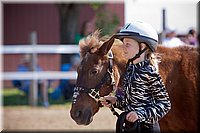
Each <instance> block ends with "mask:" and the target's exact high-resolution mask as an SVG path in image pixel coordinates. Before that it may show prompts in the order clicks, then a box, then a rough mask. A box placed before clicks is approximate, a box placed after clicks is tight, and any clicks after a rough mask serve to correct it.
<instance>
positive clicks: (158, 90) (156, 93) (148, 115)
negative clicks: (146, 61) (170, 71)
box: [135, 73, 171, 122]
mask: <svg viewBox="0 0 200 133" xmlns="http://www.w3.org/2000/svg"><path fill="white" fill-rule="evenodd" d="M149 84H150V87H149V90H150V92H151V94H152V96H153V99H154V102H153V103H152V104H151V106H149V107H139V108H135V111H136V113H137V114H138V117H139V121H153V122H154V121H158V120H160V119H161V118H162V117H164V116H165V115H166V114H167V113H168V112H169V110H170V109H171V103H170V99H169V95H168V93H167V91H166V89H165V86H164V84H163V81H162V79H161V77H160V75H159V74H157V73H156V74H153V76H152V78H151V79H150V80H149Z"/></svg>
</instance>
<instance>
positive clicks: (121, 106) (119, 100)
mask: <svg viewBox="0 0 200 133" xmlns="http://www.w3.org/2000/svg"><path fill="white" fill-rule="evenodd" d="M116 98H117V100H116V103H115V104H114V107H115V108H118V109H120V110H122V111H124V110H125V109H124V107H125V98H124V93H123V92H122V93H121V94H118V95H116Z"/></svg>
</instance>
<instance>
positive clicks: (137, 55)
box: [127, 43, 148, 67]
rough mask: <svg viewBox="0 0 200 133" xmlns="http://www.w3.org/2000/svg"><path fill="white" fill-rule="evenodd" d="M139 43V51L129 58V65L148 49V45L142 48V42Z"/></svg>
mask: <svg viewBox="0 0 200 133" xmlns="http://www.w3.org/2000/svg"><path fill="white" fill-rule="evenodd" d="M138 45H139V52H138V53H137V54H136V55H135V56H134V57H133V58H131V59H129V60H128V63H127V67H128V65H129V64H130V63H132V64H133V61H135V60H136V59H137V58H139V57H140V56H141V55H142V54H143V53H144V52H145V51H146V50H147V49H148V47H145V48H144V49H143V50H141V49H142V47H141V43H139V44H138Z"/></svg>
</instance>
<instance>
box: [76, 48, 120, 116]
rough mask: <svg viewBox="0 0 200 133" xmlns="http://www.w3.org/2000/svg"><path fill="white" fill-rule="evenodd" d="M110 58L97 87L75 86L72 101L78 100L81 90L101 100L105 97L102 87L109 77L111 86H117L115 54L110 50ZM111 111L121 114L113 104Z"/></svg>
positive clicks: (114, 113)
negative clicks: (101, 90) (101, 92)
mask: <svg viewBox="0 0 200 133" xmlns="http://www.w3.org/2000/svg"><path fill="white" fill-rule="evenodd" d="M108 59H109V66H108V69H107V72H106V74H105V75H104V77H103V78H102V79H101V81H100V82H99V84H97V85H96V87H95V88H90V89H89V88H85V87H78V86H77V87H75V88H74V94H73V97H72V103H73V104H75V103H76V101H77V97H78V96H79V95H80V92H82V93H87V94H88V95H89V96H90V97H92V98H93V99H95V100H96V101H98V102H99V101H101V100H102V99H103V97H101V96H100V94H99V91H100V89H101V87H102V86H103V85H104V84H106V82H107V81H108V79H110V86H112V87H114V86H115V79H114V73H113V54H112V51H110V52H109V53H108ZM108 102H110V101H108ZM110 110H111V112H112V113H113V115H116V116H117V117H118V116H119V114H118V113H117V112H116V111H115V109H114V107H113V105H112V106H111V107H110Z"/></svg>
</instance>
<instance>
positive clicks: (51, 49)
mask: <svg viewBox="0 0 200 133" xmlns="http://www.w3.org/2000/svg"><path fill="white" fill-rule="evenodd" d="M2 52H3V54H26V53H37V54H73V53H79V47H78V45H72V44H70V45H69V44H68V45H50V44H47V45H38V44H37V45H30V44H29V45H4V46H2Z"/></svg>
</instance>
